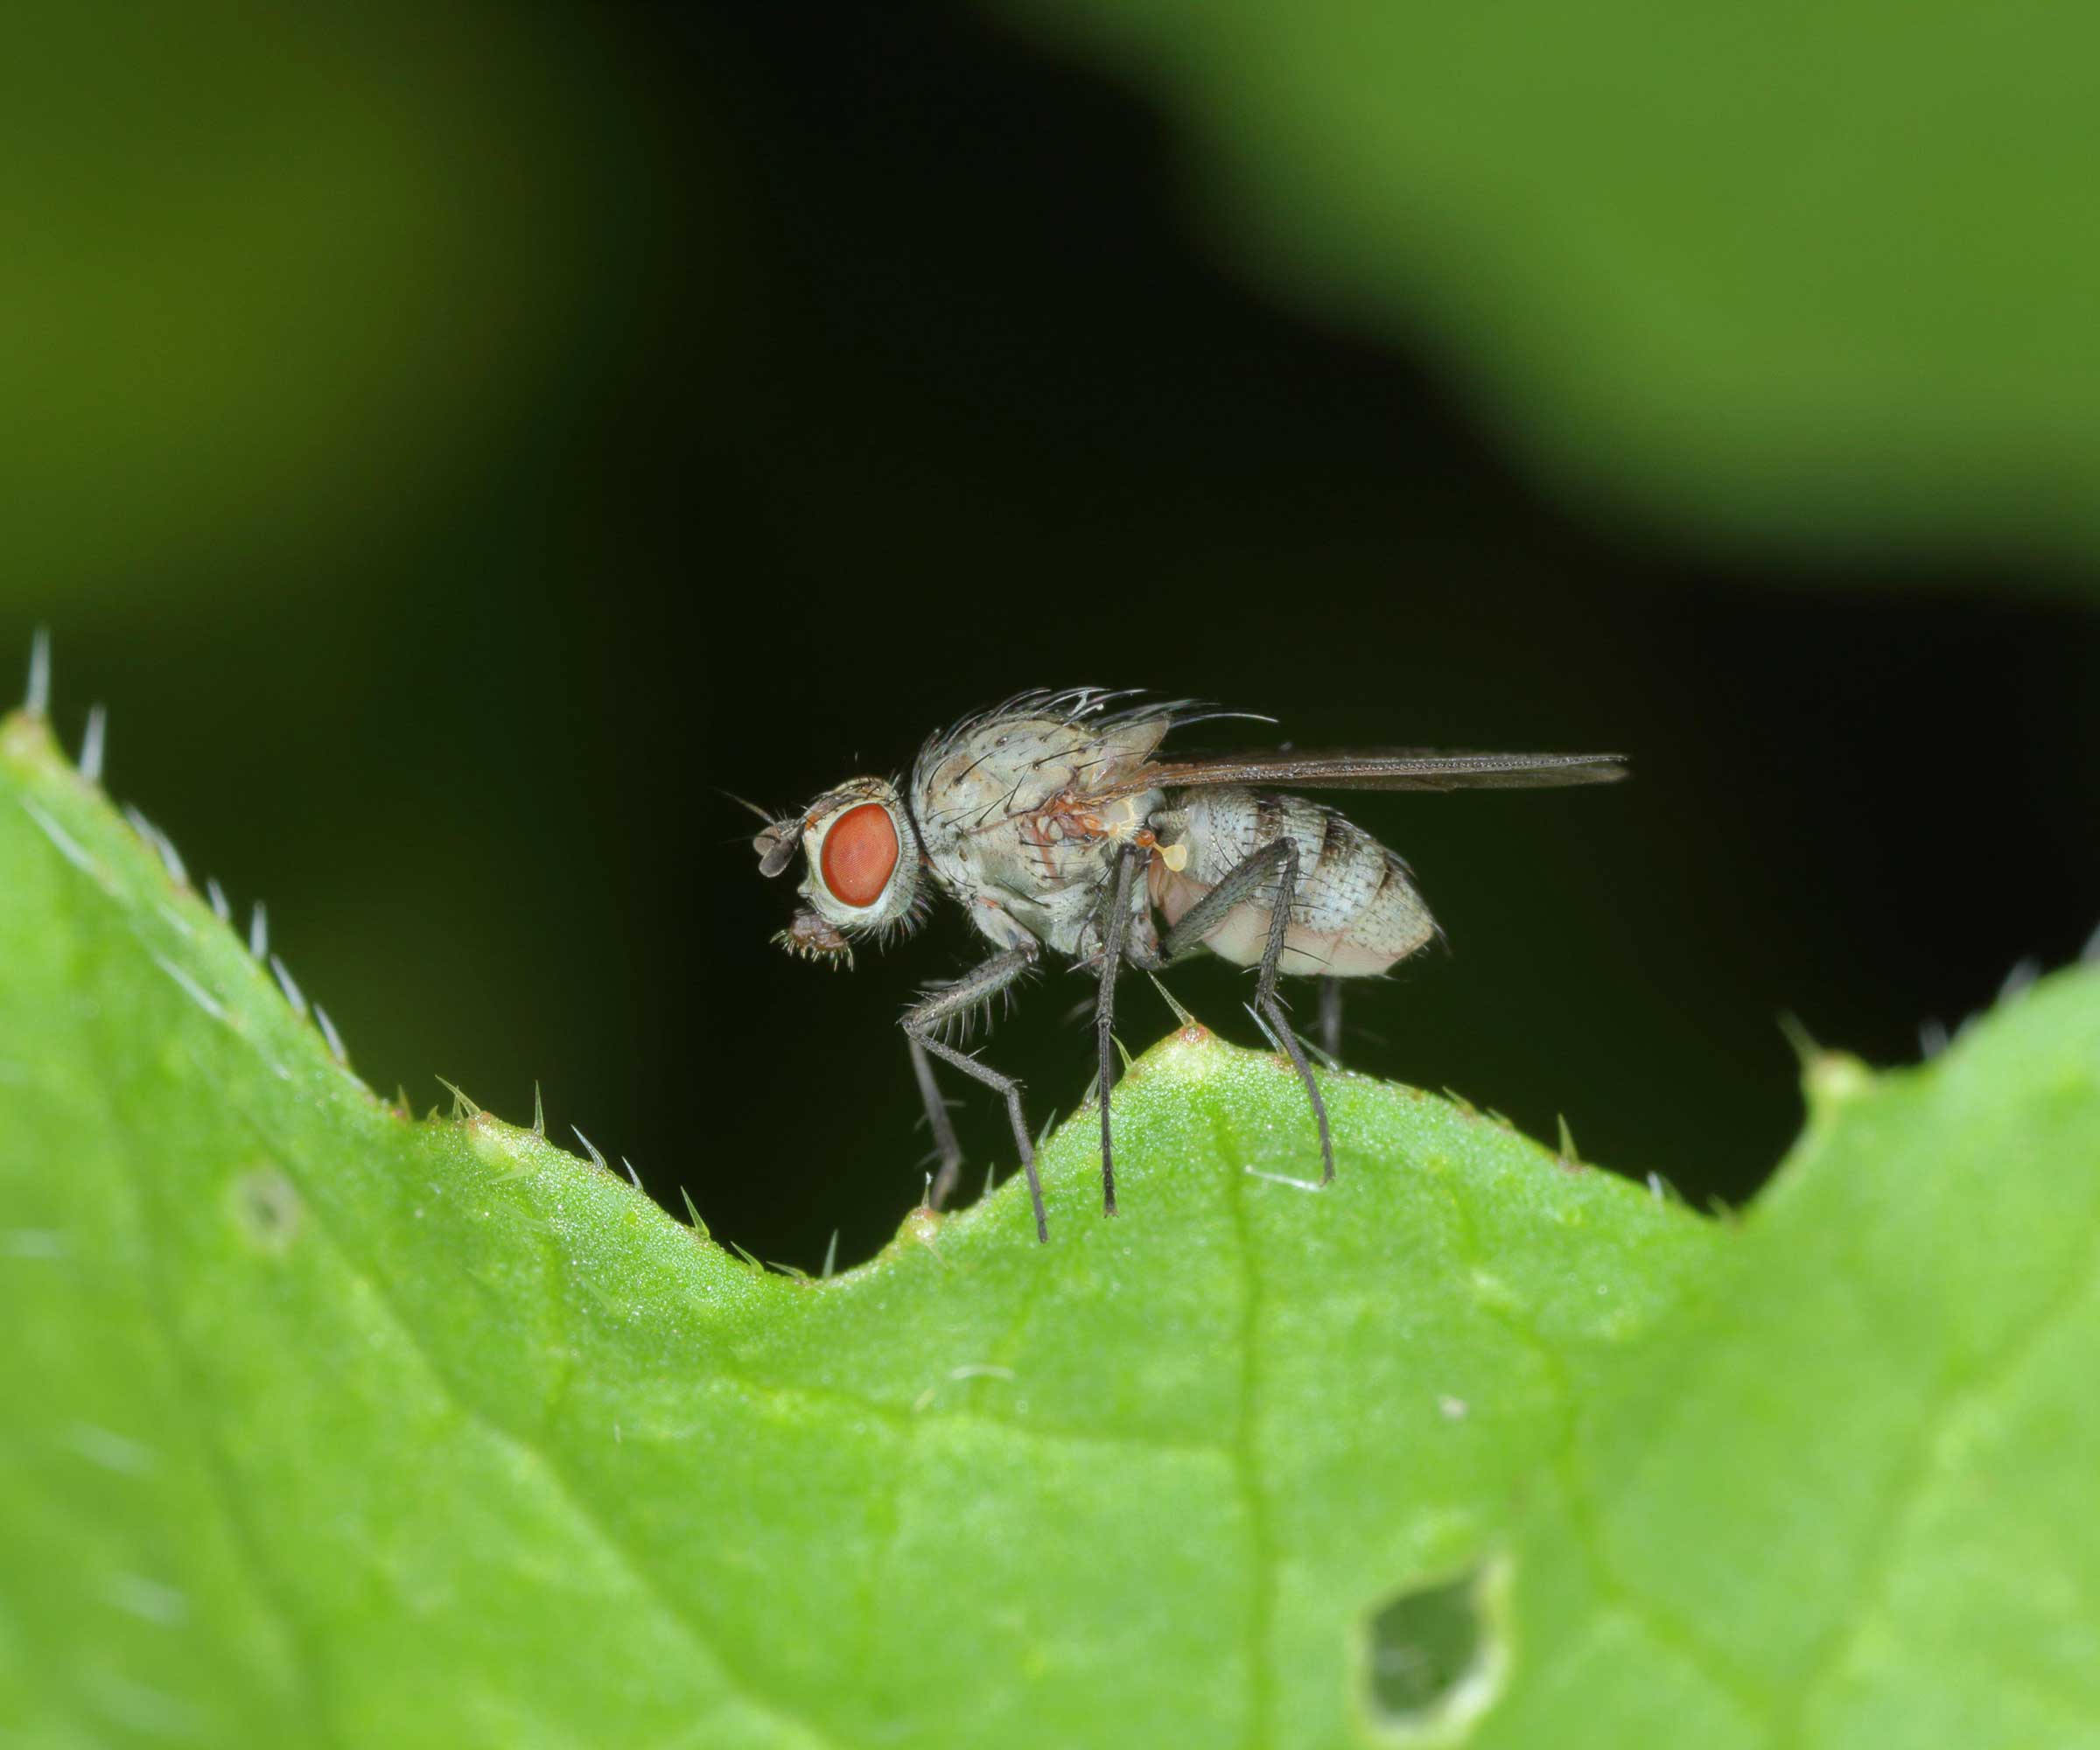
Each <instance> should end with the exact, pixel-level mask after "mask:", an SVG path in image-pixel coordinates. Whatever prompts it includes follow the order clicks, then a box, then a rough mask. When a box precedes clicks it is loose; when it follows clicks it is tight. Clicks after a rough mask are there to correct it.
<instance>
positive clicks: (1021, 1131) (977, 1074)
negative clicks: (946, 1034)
mask: <svg viewBox="0 0 2100 1750" xmlns="http://www.w3.org/2000/svg"><path fill="white" fill-rule="evenodd" d="M1035 956H1036V950H1035V949H1033V948H1010V949H1007V950H1006V952H1005V953H1004V954H995V955H993V956H992V957H991V959H990V960H987V961H986V962H984V964H983V965H981V966H977V967H975V968H973V969H972V970H970V971H968V972H965V973H964V974H963V976H962V977H960V978H958V979H956V982H955V983H954V984H949V985H946V986H944V987H942V989H941V990H938V991H935V992H933V993H932V994H931V995H930V996H928V997H927V998H925V999H924V1000H923V1001H921V1002H920V1003H918V1004H915V1005H914V1006H913V1007H911V1008H909V1009H907V1010H906V1011H905V1014H904V1020H903V1022H902V1024H901V1025H902V1026H903V1027H904V1031H905V1034H906V1036H907V1038H909V1039H910V1040H911V1041H912V1044H913V1045H914V1047H917V1048H918V1049H919V1050H922V1051H930V1052H931V1053H933V1054H934V1055H935V1057H937V1058H939V1059H940V1060H941V1061H942V1062H943V1063H948V1064H953V1065H954V1066H955V1067H956V1068H957V1069H959V1070H961V1071H962V1072H963V1075H967V1076H969V1077H970V1079H971V1080H972V1081H975V1082H983V1083H984V1085H985V1086H986V1087H987V1088H991V1089H997V1090H998V1092H999V1093H1000V1094H1002V1095H1004V1096H1005V1100H1006V1116H1007V1117H1008V1118H1009V1119H1010V1120H1011V1121H1012V1124H1013V1145H1014V1147H1015V1148H1016V1149H1018V1150H1019V1152H1020V1157H1021V1168H1022V1170H1023V1171H1024V1172H1025V1173H1027V1175H1028V1195H1029V1198H1030V1200H1031V1201H1033V1203H1034V1205H1035V1236H1036V1238H1037V1239H1039V1240H1040V1241H1043V1242H1044V1243H1046V1244H1047V1243H1048V1242H1049V1238H1050V1219H1049V1217H1048V1216H1047V1215H1046V1214H1045V1213H1044V1211H1043V1187H1042V1181H1041V1180H1039V1179H1038V1178H1037V1177H1036V1173H1035V1145H1034V1143H1033V1141H1032V1140H1030V1138H1029V1135H1028V1121H1027V1119H1026V1117H1023V1115H1022V1112H1021V1084H1020V1083H1019V1082H1016V1081H1015V1080H1014V1079H1013V1077H1012V1076H1011V1075H1000V1074H999V1072H998V1070H996V1069H994V1068H992V1067H991V1065H990V1064H988V1063H979V1062H978V1061H977V1059H976V1058H974V1057H972V1056H971V1055H970V1054H969V1053H968V1052H966V1051H959V1050H957V1049H956V1047H954V1046H952V1045H950V1044H949V1042H948V1041H947V1040H944V1039H942V1038H941V1037H940V1033H939V1029H940V1027H941V1026H942V1023H943V1022H945V1021H951V1020H953V1019H956V1017H957V1016H958V1015H964V1014H968V1013H969V1012H970V1010H972V1009H974V1008H975V1007H976V1006H977V1005H978V1004H980V1003H982V1002H984V1001H985V1000H986V999H987V998H991V997H996V996H998V994H999V992H1000V991H1004V990H1005V989H1006V988H1007V987H1008V986H1010V985H1011V984H1012V983H1013V982H1014V980H1016V979H1017V978H1019V977H1020V976H1021V975H1022V974H1023V973H1025V972H1026V971H1027V970H1029V968H1031V967H1032V966H1033V965H1034V964H1035ZM923 1062H924V1060H923V1059H922V1058H920V1057H918V1056H916V1055H914V1066H916V1065H918V1064H920V1063H923ZM926 1068H927V1071H928V1073H927V1075H926V1076H925V1077H924V1078H923V1079H922V1080H921V1082H920V1084H919V1086H920V1091H921V1093H922V1094H924V1093H926V1092H927V1091H928V1089H932V1088H933V1080H934V1078H933V1075H932V1066H931V1065H930V1064H929V1065H927V1066H926ZM939 1097H940V1096H939V1092H938V1090H935V1091H934V1093H933V1094H932V1096H931V1097H929V1098H928V1102H927V1116H928V1118H929V1119H931V1120H932V1122H933V1125H934V1137H935V1142H936V1144H942V1145H943V1153H944V1156H945V1152H946V1148H947V1147H948V1146H952V1145H953V1143H954V1139H955V1131H954V1130H953V1128H952V1127H950V1126H949V1124H948V1114H947V1113H946V1112H941V1113H940V1115H939V1116H938V1117H935V1111H936V1110H937V1104H938V1101H939ZM943 1131H946V1137H945V1139H944V1138H943V1135H942V1133H943ZM957 1159H958V1160H959V1159H960V1151H957ZM946 1166H947V1163H946V1160H945V1159H943V1162H942V1172H943V1176H944V1177H947V1176H949V1175H948V1174H947V1171H946Z"/></svg>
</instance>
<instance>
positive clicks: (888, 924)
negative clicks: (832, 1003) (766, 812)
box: [751, 778, 921, 966]
mask: <svg viewBox="0 0 2100 1750" xmlns="http://www.w3.org/2000/svg"><path fill="white" fill-rule="evenodd" d="M751 848H752V850H753V851H755V852H756V853H757V854H758V858H759V872H760V874H761V875H767V876H774V875H781V874H783V873H785V872H786V871H787V868H788V865H789V864H790V863H792V862H793V861H794V860H795V851H797V850H800V851H802V854H803V858H804V862H805V869H804V872H803V875H802V886H801V887H800V889H799V890H798V891H799V892H800V893H802V897H803V899H804V900H807V901H808V902H809V903H808V904H806V905H803V906H800V907H796V909H795V921H793V922H792V923H790V924H789V925H788V928H786V929H784V930H782V931H781V933H780V934H779V935H776V936H775V937H774V941H775V942H779V943H780V944H781V947H783V948H785V949H787V950H788V952H789V953H790V954H797V955H800V956H802V957H803V958H804V959H807V960H828V961H830V963H832V964H833V965H835V966H836V965H837V964H840V963H841V962H842V961H843V963H844V964H846V965H848V966H851V964H852V963H853V942H854V939H855V938H857V937H868V936H873V937H875V938H877V939H878V940H881V939H886V938H887V937H888V936H890V935H894V934H896V933H898V932H900V931H903V930H908V929H910V928H912V927H913V926H914V924H916V923H917V922H918V921H919V914H920V911H921V898H920V891H919V864H920V851H919V837H918V834H917V832H916V830H914V828H913V825H912V819H911V816H910V815H909V814H908V813H907V811H906V809H905V806H904V799H903V798H902V797H901V796H900V795H898V794H897V787H896V786H895V785H893V784H892V783H889V782H888V781H886V780H884V779H881V778H849V779H848V780H847V781H845V782H844V783H843V784H841V785H839V786H838V787H837V788H836V789H831V790H827V791H826V792H825V793H824V794H823V795H821V796H819V797H818V798H817V799H816V801H815V802H812V803H810V804H809V807H808V808H807V809H803V810H802V813H801V814H800V815H796V816H789V817H788V818H787V819H785V820H777V821H769V822H767V824H766V827H765V829H764V830H762V831H760V833H758V834H757V835H756V837H753V839H752V842H751Z"/></svg>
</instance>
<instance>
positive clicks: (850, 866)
mask: <svg viewBox="0 0 2100 1750" xmlns="http://www.w3.org/2000/svg"><path fill="white" fill-rule="evenodd" d="M896 867H897V829H896V828H895V827H894V826H893V825H892V824H891V823H890V811H889V810H888V809H886V808H884V807H883V806H882V804H881V803H880V802H863V803H862V804H861V805H860V806H859V807H858V808H857V809H847V810H846V811H845V813H844V814H843V815H841V816H839V817H838V818H837V820H836V821H834V822H833V823H831V830H830V832H828V833H826V834H825V835H824V854H823V878H824V886H827V887H829V888H830V890H831V892H832V893H834V894H835V895H836V896H837V898H838V899H840V900H844V902H845V903H846V904H847V905H849V906H872V905H873V904H874V903H875V902H876V900H879V899H880V898H881V897H882V890H883V889H884V888H885V887H886V886H889V885H890V874H891V872H892V871H893V870H894V869H895V868H896Z"/></svg>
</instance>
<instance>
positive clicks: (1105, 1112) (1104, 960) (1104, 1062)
mask: <svg viewBox="0 0 2100 1750" xmlns="http://www.w3.org/2000/svg"><path fill="white" fill-rule="evenodd" d="M1143 855H1144V853H1143V852H1142V851H1139V850H1138V847H1137V846H1136V845H1134V844H1133V845H1126V846H1124V849H1123V851H1122V852H1121V853H1120V854H1119V855H1118V856H1117V858H1116V880H1115V883H1114V886H1112V888H1111V889H1110V896H1109V914H1108V916H1107V918H1106V919H1105V920H1104V921H1103V924H1102V931H1101V990H1100V995H1099V996H1097V997H1096V998H1095V1001H1094V1037H1095V1043H1096V1045H1097V1046H1098V1047H1100V1052H1101V1080H1100V1083H1099V1088H1100V1104H1101V1213H1102V1214H1103V1215H1114V1214H1115V1213H1116V1150H1115V1145H1114V1144H1113V1143H1112V1142H1111V1140H1110V1133H1109V1089H1110V1085H1111V1084H1112V1083H1113V1082H1115V1079H1116V1035H1115V1033H1114V1031H1113V1029H1114V1027H1115V1025H1116V974H1117V970H1119V969H1120V968H1121V966H1122V963H1123V955H1124V942H1125V941H1126V939H1127V937H1128V935H1129V931H1130V922H1131V884H1132V882H1133V880H1134V879H1135V878H1136V875H1137V872H1138V858H1140V857H1141V856H1143Z"/></svg>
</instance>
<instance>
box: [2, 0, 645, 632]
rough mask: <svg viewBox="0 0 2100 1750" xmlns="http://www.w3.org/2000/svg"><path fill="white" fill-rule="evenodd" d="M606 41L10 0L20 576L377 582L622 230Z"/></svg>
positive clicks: (374, 11)
mask: <svg viewBox="0 0 2100 1750" xmlns="http://www.w3.org/2000/svg"><path fill="white" fill-rule="evenodd" d="M590 52H591V38H590V37H589V36H588V35H586V34H585V33H584V31H582V30H580V29H578V28H577V26H576V25H575V24H574V23H573V22H572V21H571V22H567V23H565V22H564V21H563V18H562V16H561V15H560V14H558V13H555V12H550V11H545V10H543V9H537V8H522V7H520V8H508V7H506V8H489V9H486V10H480V9H477V10H475V11H462V10H460V9H454V8H446V7H426V6H418V5H400V4H378V5H369V6H358V7H315V8H306V7H301V8H297V9H292V10H290V11H287V10H285V9H281V8H275V7H268V6H231V5H222V4H204V5H195V6H190V5H180V6H158V7H145V8H138V7H131V6H123V5H106V4H79V5H74V4H32V5H28V6H21V7H14V8H10V9H9V10H8V12H7V15H6V17H5V18H4V20H0V68H4V71H0V222H4V228H5V231H6V234H7V235H8V236H9V238H10V239H11V243H10V247H9V248H7V249H6V250H5V251H4V252H0V309H4V310H5V311H6V312H7V317H6V321H5V323H4V325H0V401H4V402H5V404H6V406H7V408H8V409H9V416H8V418H7V420H6V422H5V424H4V427H0V476H4V478H5V479H7V481H8V483H9V493H8V498H9V513H8V514H7V516H6V518H5V519H4V521H0V580H4V581H0V590H4V591H7V592H8V593H9V594H11V595H14V596H16V597H18V598H21V597H24V596H26V597H27V601H26V604H25V606H26V608H27V609H28V610H29V611H31V612H38V613H45V614H48V613H52V612H53V611H54V609H55V607H56V606H57V605H59V604H63V605H64V608H65V611H66V613H65V617H66V624H67V625H68V626H70V627H74V628H78V627H80V626H81V624H82V623H83V622H85V621H86V620H88V619H90V618H91V617H92V615H93V613H95V611H96V610H98V609H102V608H105V607H109V606H117V605H122V604H125V603H128V602H130V601H133V600H135V599H137V598H144V599H146V600H156V599H160V598H174V599H176V600H179V601H186V602H190V603H193V605H194V606H195V607H197V608H198V609H200V610H205V604H207V603H210V602H214V601H223V600H224V599H225V598H228V597H235V598H238V597H240V596H242V595H245V594H248V593H250V592H254V591H268V590H269V589H271V588H273V587H281V586H283V580H288V579H293V578H297V577H300V576H302V575H304V574H307V573H309V572H310V571H311V570H313V569H314V568H315V566H316V565H317V563H318V564H319V565H320V566H321V567H323V568H324V569H328V570H334V569H335V566H334V564H333V563H331V562H332V561H333V560H334V559H335V556H338V555H341V556H344V558H343V560H342V562H341V563H342V569H343V570H345V571H347V572H350V573H352V574H354V573H355V571H356V570H358V569H360V568H361V567H366V566H369V565H370V564H371V563H372V562H373V557H374V545H375V544H376V545H379V546H381V547H383V545H384V544H385V542H387V541H388V540H389V539H391V538H393V537H394V536H395V534H396V533H397V532H398V531H400V530H401V529H402V528H403V527H404V526H412V525H413V524H414V522H415V521H416V516H417V514H418V513H419V510H420V509H421V508H422V507H424V506H426V505H427V504H428V503H429V502H430V500H431V499H432V497H433V496H434V495H435V494H437V493H441V492H442V490H443V489H444V486H445V484H446V482H447V480H448V479H449V478H450V477H451V475H452V474H454V473H456V472H458V470H459V469H460V468H461V467H462V466H463V465H465V464H466V460H467V458H469V457H471V456H472V454H473V452H474V451H476V449H477V448H480V447H486V446H499V447H500V446H501V445H503V444H506V443H507V442H508V441H510V440H509V428H510V426H511V425H512V424H513V423H514V422H515V421H516V420H517V419H518V417H519V416H520V414H521V409H527V408H529V407H530V406H532V405H533V403H534V402H535V400H537V399H538V398H540V397H541V396H542V395H544V394H545V393H546V390H547V385H548V383H549V379H551V378H554V377H556V376H558V375H559V374H561V373H562V372H563V371H564V370H565V369H566V368H568V365H567V362H566V360H565V359H564V355H563V346H564V342H565V341H568V340H569V339H570V338H571V335H572V331H573V329H574V328H575V326H576V325H577V320H578V311H579V307H580V306H581V305H582V304H583V303H584V300H585V299H586V298H587V297H588V296H589V294H590V291H591V277H590V262H591V256H592V253H593V251H592V248H591V242H592V239H593V237H594V236H597V235H602V231H603V228H604V224H605V221H604V217H603V215H602V214H600V213H598V211H596V210H595V209H594V207H593V206H592V203H591V199H590V196H591V193H592V188H591V182H592V178H591V174H590V173H589V172H588V166H589V165H590V164H591V154H590V153H587V152H585V151H582V150H581V142H582V140H583V139H584V137H585V136H587V135H589V134H591V133H592V132H594V131H595V130H596V128H597V125H598V124H597V123H596V112H597V110H598V107H599V106H601V105H603V104H605V103H606V102H610V98H609V95H608V94H607V93H606V91H605V90H604V89H603V88H602V87H600V86H599V85H598V84H596V83H594V82H593V81H591V80H590V79H588V78H578V77H577V76H576V75H577V66H576V60H577V59H579V58H586V57H587V56H588V54H589V53H590ZM205 611H210V610H205Z"/></svg>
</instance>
